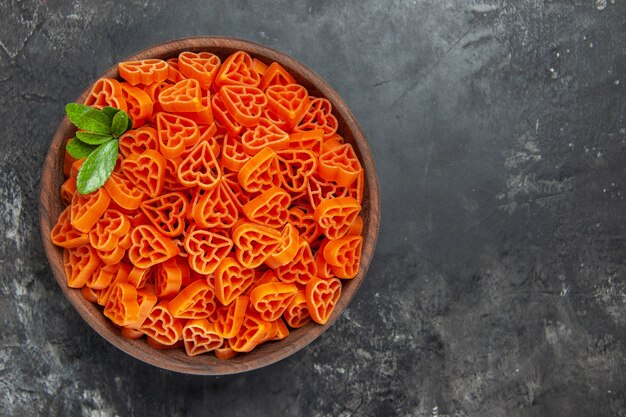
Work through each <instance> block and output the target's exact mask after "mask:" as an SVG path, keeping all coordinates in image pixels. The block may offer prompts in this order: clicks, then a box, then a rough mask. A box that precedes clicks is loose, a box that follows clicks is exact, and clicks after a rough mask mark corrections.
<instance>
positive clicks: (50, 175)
mask: <svg viewBox="0 0 626 417" xmlns="http://www.w3.org/2000/svg"><path fill="white" fill-rule="evenodd" d="M217 48H226V49H232V50H243V51H246V52H248V53H249V54H250V55H251V56H253V57H254V56H257V57H259V58H264V59H266V60H272V61H277V62H279V63H280V64H281V65H282V66H283V67H286V68H288V69H289V68H294V67H295V68H297V69H298V72H299V73H298V76H296V78H297V79H300V78H301V79H304V80H305V81H306V83H307V84H311V85H312V86H314V87H315V88H316V89H317V90H318V91H319V92H320V93H322V94H323V96H324V97H326V98H328V99H329V100H330V101H331V103H332V104H333V112H334V113H337V114H339V115H340V116H341V118H342V119H343V121H344V124H345V125H346V126H348V127H349V130H350V132H351V134H352V136H353V141H354V143H355V144H356V148H357V149H356V151H357V153H358V154H359V156H360V159H361V162H362V164H363V166H364V168H365V167H366V166H367V168H366V169H364V176H365V182H366V184H367V186H366V187H367V190H368V192H369V199H368V200H367V201H366V202H365V200H364V207H365V205H367V209H368V214H369V216H368V218H367V220H366V224H365V225H364V229H363V230H364V231H367V233H364V239H363V255H362V258H361V265H360V269H359V272H358V274H357V276H356V277H355V278H353V279H352V280H342V287H343V288H342V296H341V297H340V300H339V302H338V303H337V306H336V307H335V311H333V314H332V315H331V317H330V319H329V320H328V322H327V323H326V324H324V325H319V324H314V325H313V326H311V323H309V324H308V325H307V326H308V327H309V329H308V330H307V331H306V332H304V333H302V334H301V336H300V337H298V338H297V339H295V340H291V341H290V343H288V344H285V345H282V346H280V347H279V348H276V349H273V350H271V351H270V352H269V353H266V354H264V355H263V356H261V357H258V358H257V357H256V355H254V356H253V357H252V358H250V359H248V360H243V361H242V360H235V359H237V358H241V357H248V358H249V357H250V355H251V353H247V354H246V355H238V356H237V357H235V358H233V359H230V360H225V361H224V360H222V361H219V362H215V365H212V364H201V363H200V361H198V359H197V358H201V357H202V356H206V355H200V356H196V357H187V356H186V355H185V359H181V360H179V359H177V358H176V357H175V356H174V355H172V354H170V352H172V351H169V350H161V351H159V350H152V348H150V351H149V352H148V351H146V350H145V347H144V346H143V345H145V346H147V343H145V341H144V342H143V345H142V344H140V343H138V342H139V341H133V340H128V339H125V338H124V337H122V336H121V335H120V334H119V331H117V329H115V327H114V326H113V325H111V324H109V325H106V324H103V322H102V318H103V317H104V316H103V315H102V313H101V312H100V311H99V307H96V306H93V307H94V309H96V308H97V311H98V315H99V316H98V317H96V315H94V314H93V311H90V308H89V306H87V305H86V304H85V303H86V301H85V300H84V299H83V297H82V295H81V294H80V290H77V289H73V288H69V287H68V286H67V283H66V277H65V272H64V270H63V268H62V266H61V265H58V264H57V263H55V262H53V260H54V259H55V258H57V256H58V252H59V251H62V249H61V248H58V247H56V246H55V245H54V244H53V243H52V242H51V240H50V231H51V228H52V227H53V225H54V224H55V223H56V216H53V217H51V208H53V207H50V202H51V201H52V198H54V196H55V195H58V187H56V185H55V178H58V173H56V174H55V173H54V172H53V171H52V168H53V166H54V165H55V159H54V158H55V157H56V158H57V162H58V158H59V155H62V149H61V147H62V144H63V141H64V140H65V139H66V132H67V131H68V130H69V129H71V124H70V122H69V120H68V118H67V116H65V115H64V116H63V118H62V120H61V122H60V123H59V125H58V127H57V129H56V131H55V133H54V135H53V138H52V141H51V142H50V146H49V148H48V151H47V153H46V156H45V160H44V164H43V167H42V171H41V178H40V190H39V222H40V232H41V239H42V242H43V246H44V250H45V253H46V258H47V260H48V264H49V265H50V267H51V269H52V272H53V275H54V277H55V280H56V282H57V284H58V285H59V287H60V288H61V291H62V292H63V294H64V295H65V297H66V298H67V299H68V300H69V301H70V303H71V304H72V306H73V307H74V309H75V310H76V311H77V313H78V314H79V315H80V316H81V317H82V319H83V320H85V321H86V322H87V324H88V325H89V326H90V327H91V328H92V329H93V330H95V331H96V333H98V334H99V335H100V336H102V337H103V338H104V339H106V340H107V341H108V342H109V343H111V344H112V345H113V346H115V347H117V348H118V349H120V350H121V351H123V352H124V353H126V354H128V355H130V356H132V357H134V358H136V359H139V360H140V361H142V362H145V363H148V364H150V365H153V366H155V367H157V368H161V369H167V370H170V371H175V372H179V373H184V374H196V375H231V374H238V373H241V372H247V371H251V370H254V369H259V368H262V367H265V366H268V365H271V364H273V363H275V362H278V361H280V360H282V359H285V358H287V357H288V356H290V355H292V354H294V353H296V352H297V351H299V350H300V349H302V348H304V347H305V346H307V345H308V344H310V343H311V342H313V341H314V340H315V339H317V338H318V337H319V336H320V335H321V334H322V333H324V332H325V331H326V330H327V329H328V328H329V327H330V326H331V325H332V324H333V323H334V322H335V320H337V318H338V317H339V316H340V315H341V314H342V313H343V312H344V310H345V309H346V308H347V306H348V305H349V303H350V302H351V301H352V299H353V298H354V296H355V295H356V292H357V291H358V289H359V287H360V286H361V284H362V282H363V279H364V277H365V274H366V272H367V269H368V268H369V264H370V262H371V259H372V257H373V254H374V249H375V247H376V242H377V240H378V234H379V227H380V197H379V193H380V191H379V185H378V176H377V172H376V167H375V163H374V159H373V156H372V152H371V149H370V147H369V144H368V142H367V140H366V138H365V135H364V134H363V132H362V130H361V127H360V125H359V123H358V122H357V120H356V118H355V116H354V115H353V114H352V112H351V111H350V109H349V108H348V106H347V104H346V103H345V102H344V101H343V99H342V98H341V97H340V96H339V94H338V93H337V92H336V91H335V90H334V89H333V88H332V87H331V86H330V85H329V84H328V83H327V82H326V81H325V80H324V79H323V78H322V77H320V76H319V75H318V74H317V73H315V72H314V71H313V70H312V69H310V68H309V67H307V66H306V65H304V64H303V63H301V62H300V61H298V60H296V59H295V58H293V57H291V56H290V55H288V54H286V53H283V52H280V51H278V50H275V49H273V48H270V47H267V46H265V45H261V44H258V43H256V42H252V41H248V40H243V39H237V38H232V37H226V36H198V37H186V38H180V39H173V40H169V41H166V42H162V43H158V44H154V45H151V46H149V47H147V48H144V49H142V50H140V51H138V52H136V53H133V54H131V55H130V56H128V57H126V58H124V59H122V60H120V61H118V62H116V63H115V64H114V65H112V66H111V67H109V68H108V69H106V70H105V71H103V72H102V73H101V74H100V75H99V76H98V77H97V78H95V79H94V80H93V82H92V83H91V84H90V85H89V86H88V87H87V88H86V89H85V91H84V92H83V93H82V94H81V95H80V96H79V97H78V98H77V100H76V101H77V102H78V101H82V100H83V99H84V98H85V97H86V95H87V94H88V93H89V91H90V89H91V87H92V85H93V83H95V81H96V80H97V79H99V78H101V77H117V76H118V73H117V65H118V63H119V62H124V61H130V60H140V59H146V58H152V57H155V56H162V55H164V54H169V55H171V57H174V56H175V54H178V53H180V52H182V51H185V50H196V51H200V50H207V51H211V50H215V49H217ZM159 51H161V52H160V54H159ZM164 59H167V58H164ZM55 155H56V156H55ZM55 175H57V177H55ZM55 188H57V190H56V191H55ZM346 282H349V283H350V286H349V291H344V290H345V288H346V286H347V284H346ZM87 303H88V302H87ZM88 304H89V305H91V303H88ZM307 326H305V327H307ZM305 327H303V328H301V329H305ZM301 329H296V330H293V331H299V330H301ZM290 332H291V331H290ZM286 340H288V339H286ZM278 343H281V342H277V344H278ZM277 344H271V345H275V346H276V345H277ZM261 348H262V347H261ZM253 352H254V351H253ZM183 354H184V353H183ZM164 359H165V362H164ZM194 360H195V361H197V362H198V364H196V363H193V364H190V363H189V362H190V361H194Z"/></svg>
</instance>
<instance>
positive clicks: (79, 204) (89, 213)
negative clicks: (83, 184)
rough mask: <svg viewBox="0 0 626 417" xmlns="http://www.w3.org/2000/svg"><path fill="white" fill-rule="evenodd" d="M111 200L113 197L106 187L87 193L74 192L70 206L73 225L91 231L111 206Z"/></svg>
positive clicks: (84, 230) (83, 230)
mask: <svg viewBox="0 0 626 417" xmlns="http://www.w3.org/2000/svg"><path fill="white" fill-rule="evenodd" d="M110 202H111V197H109V193H107V191H106V190H105V189H104V188H99V189H98V190H97V191H94V192H93V193H89V194H86V195H83V194H80V193H78V192H76V193H74V197H72V204H71V206H70V207H71V208H70V219H71V220H70V222H71V224H72V226H74V228H76V229H77V230H80V231H81V232H84V233H87V232H89V231H90V230H91V228H92V227H93V226H94V225H95V224H96V223H97V222H98V220H99V219H100V216H102V214H104V212H105V211H106V209H107V208H108V207H109V203H110Z"/></svg>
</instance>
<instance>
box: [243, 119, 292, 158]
mask: <svg viewBox="0 0 626 417" xmlns="http://www.w3.org/2000/svg"><path fill="white" fill-rule="evenodd" d="M241 144H242V146H243V150H244V151H245V152H246V153H247V154H248V155H256V154H257V153H259V152H260V151H262V150H263V149H264V148H272V149H274V150H275V151H278V150H281V149H284V148H286V147H287V146H289V135H288V134H287V132H285V131H283V130H282V129H280V128H279V127H278V126H276V125H275V124H274V123H272V122H271V121H269V120H268V119H264V118H261V119H260V120H259V122H258V124H257V125H256V126H255V127H254V129H249V130H247V131H246V132H245V133H244V134H243V135H242V136H241Z"/></svg>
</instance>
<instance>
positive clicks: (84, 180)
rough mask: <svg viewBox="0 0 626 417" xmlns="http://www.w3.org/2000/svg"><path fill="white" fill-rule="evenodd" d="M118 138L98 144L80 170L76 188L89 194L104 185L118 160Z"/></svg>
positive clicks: (82, 192)
mask: <svg viewBox="0 0 626 417" xmlns="http://www.w3.org/2000/svg"><path fill="white" fill-rule="evenodd" d="M117 145H118V141H117V140H110V141H108V142H105V143H103V144H102V145H100V146H98V147H97V148H96V150H95V151H93V152H92V153H91V154H89V156H88V157H87V159H85V162H84V163H83V165H82V166H81V167H80V170H79V171H78V176H77V177H76V188H77V189H78V192H79V193H81V194H89V193H91V192H93V191H96V190H97V189H98V188H100V187H102V186H103V185H104V183H105V182H106V180H107V179H109V177H110V176H111V172H113V168H115V162H116V161H117Z"/></svg>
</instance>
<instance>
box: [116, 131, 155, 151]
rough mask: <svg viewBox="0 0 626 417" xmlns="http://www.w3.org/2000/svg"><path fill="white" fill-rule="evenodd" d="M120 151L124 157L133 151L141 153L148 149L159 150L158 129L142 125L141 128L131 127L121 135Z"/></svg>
mask: <svg viewBox="0 0 626 417" xmlns="http://www.w3.org/2000/svg"><path fill="white" fill-rule="evenodd" d="M118 146H119V151H120V153H121V154H122V156H123V157H124V158H126V157H127V156H128V155H130V154H131V153H137V154H141V153H143V152H144V151H147V150H148V149H152V150H153V151H158V150H159V141H158V140H157V131H156V130H155V129H154V128H152V127H149V126H142V127H140V128H139V129H131V130H129V131H128V132H126V133H124V134H123V135H122V136H120V139H119V145H118Z"/></svg>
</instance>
